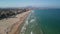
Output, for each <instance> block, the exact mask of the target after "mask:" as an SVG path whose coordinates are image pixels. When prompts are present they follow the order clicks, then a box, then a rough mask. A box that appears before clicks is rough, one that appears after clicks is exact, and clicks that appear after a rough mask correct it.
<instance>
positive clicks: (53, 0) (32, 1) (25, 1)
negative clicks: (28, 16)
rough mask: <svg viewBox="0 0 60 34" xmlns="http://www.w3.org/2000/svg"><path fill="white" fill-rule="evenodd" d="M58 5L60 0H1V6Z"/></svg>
mask: <svg viewBox="0 0 60 34" xmlns="http://www.w3.org/2000/svg"><path fill="white" fill-rule="evenodd" d="M27 6H33V7H58V8H60V0H0V7H27Z"/></svg>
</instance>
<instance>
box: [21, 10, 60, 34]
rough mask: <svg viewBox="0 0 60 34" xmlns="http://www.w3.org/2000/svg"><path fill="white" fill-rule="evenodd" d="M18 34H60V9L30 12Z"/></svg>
mask: <svg viewBox="0 0 60 34" xmlns="http://www.w3.org/2000/svg"><path fill="white" fill-rule="evenodd" d="M20 34H60V9H39V10H32V11H31V13H30V14H29V16H28V17H27V19H26V20H25V22H24V24H23V26H22V29H21V32H20Z"/></svg>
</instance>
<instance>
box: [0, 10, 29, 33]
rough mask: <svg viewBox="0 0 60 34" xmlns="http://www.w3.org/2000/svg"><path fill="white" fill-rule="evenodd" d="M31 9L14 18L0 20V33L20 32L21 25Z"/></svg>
mask: <svg viewBox="0 0 60 34" xmlns="http://www.w3.org/2000/svg"><path fill="white" fill-rule="evenodd" d="M29 13H30V11H27V12H24V13H21V14H18V15H16V16H15V17H14V18H7V19H3V20H0V34H19V32H20V25H21V24H22V23H23V22H24V20H25V19H26V17H27V16H28V15H29Z"/></svg>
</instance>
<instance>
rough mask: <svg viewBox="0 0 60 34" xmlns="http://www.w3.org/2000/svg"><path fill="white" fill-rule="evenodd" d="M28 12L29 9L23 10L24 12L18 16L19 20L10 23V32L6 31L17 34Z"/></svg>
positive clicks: (9, 33)
mask: <svg viewBox="0 0 60 34" xmlns="http://www.w3.org/2000/svg"><path fill="white" fill-rule="evenodd" d="M29 13H30V11H27V12H25V14H24V15H23V16H21V17H20V20H19V21H17V22H16V23H15V24H13V25H12V27H11V30H10V32H8V34H19V33H20V30H21V27H22V25H23V22H24V20H25V19H26V18H27V16H28V15H29Z"/></svg>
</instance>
